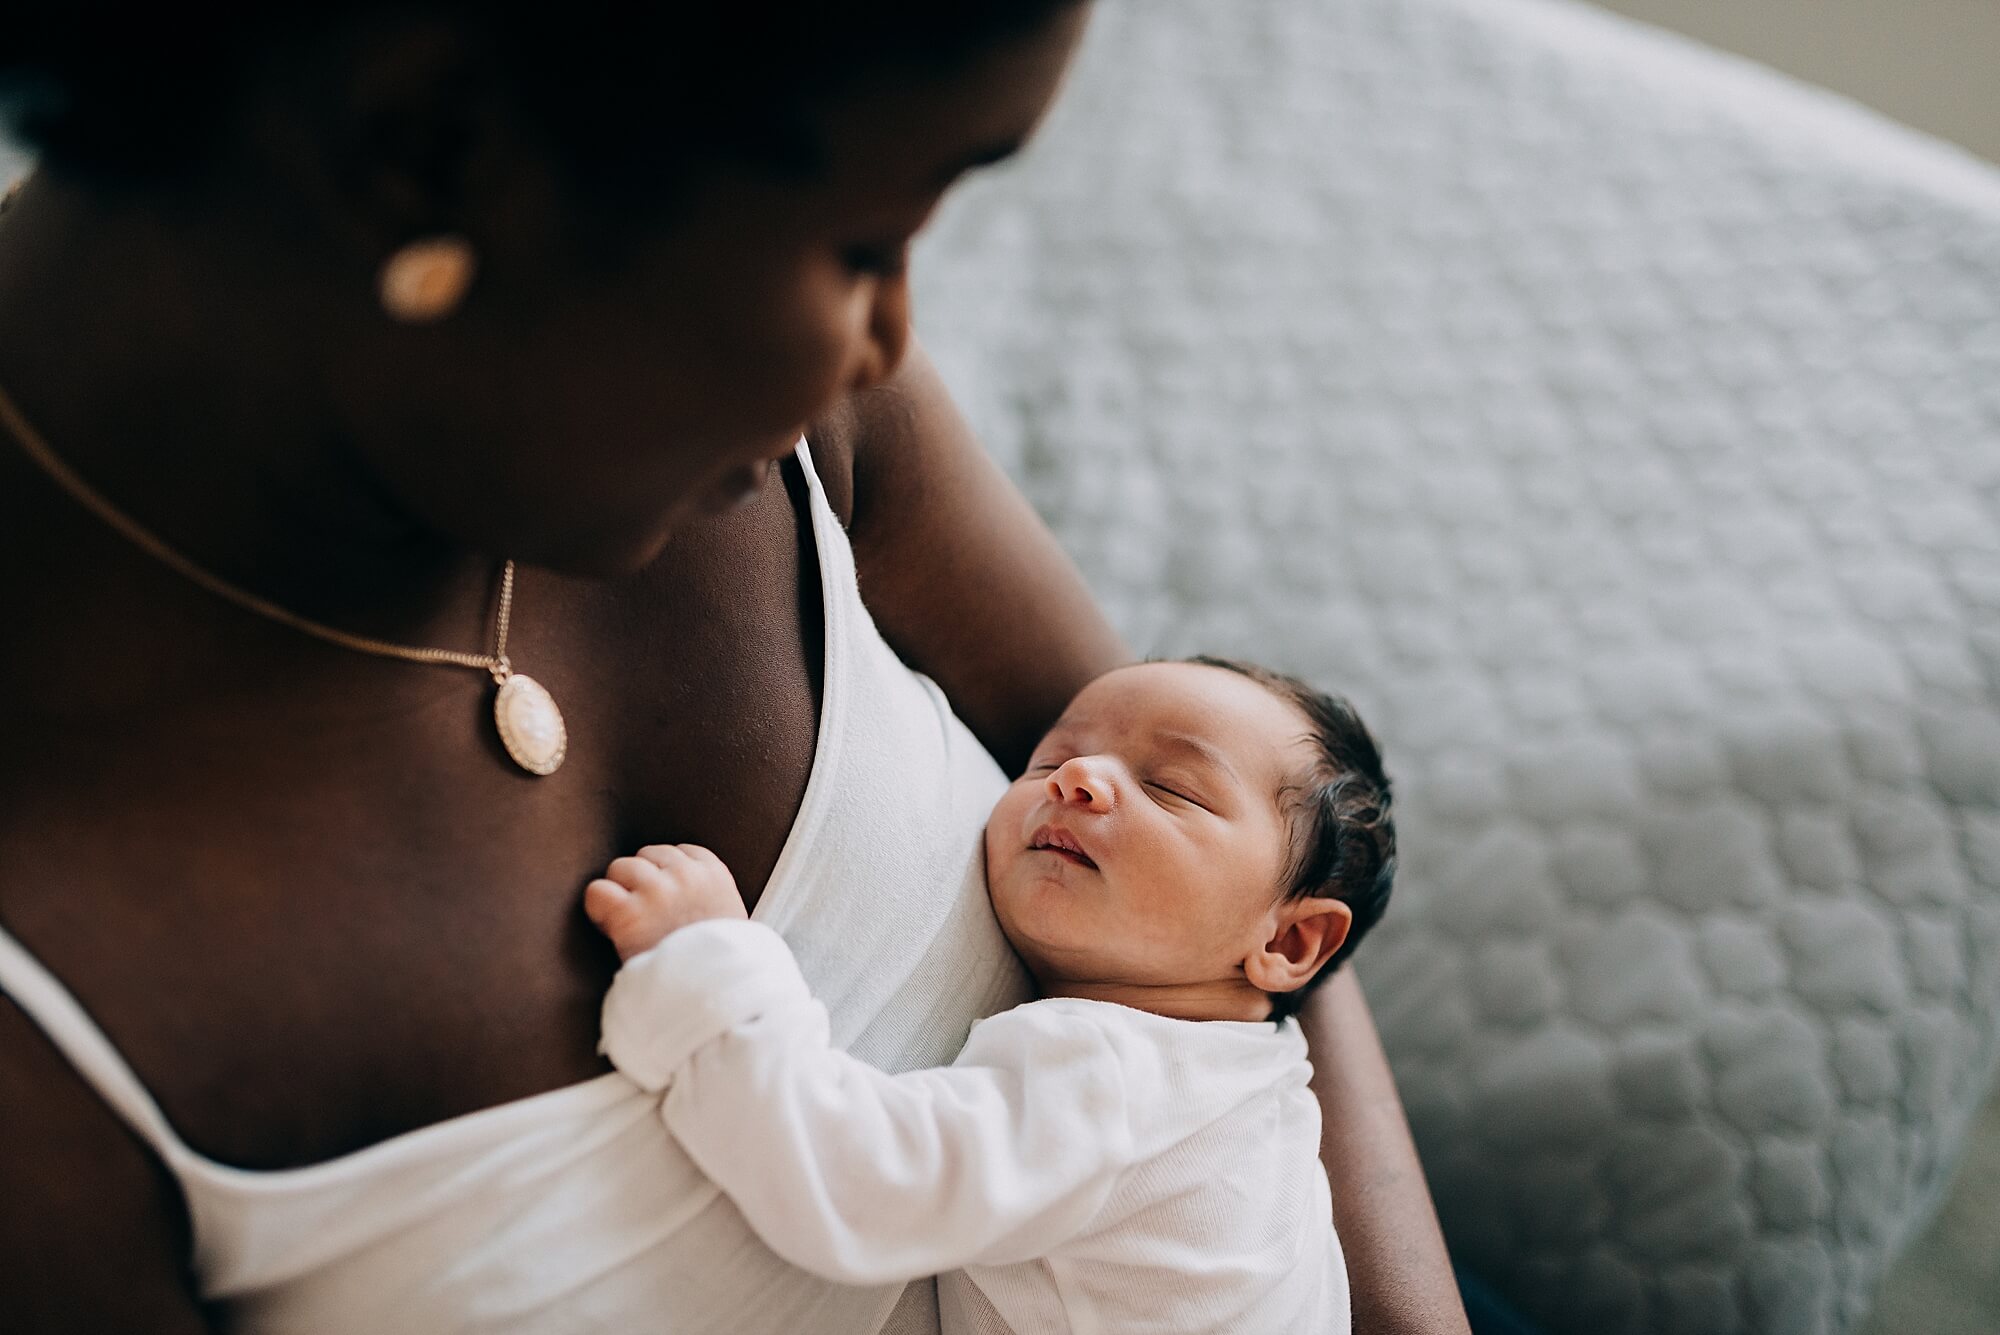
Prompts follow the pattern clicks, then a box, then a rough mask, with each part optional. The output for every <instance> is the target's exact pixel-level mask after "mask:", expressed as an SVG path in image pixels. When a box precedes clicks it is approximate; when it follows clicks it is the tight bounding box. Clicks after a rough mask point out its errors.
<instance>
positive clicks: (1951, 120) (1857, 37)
mask: <svg viewBox="0 0 2000 1335" xmlns="http://www.w3.org/2000/svg"><path fill="white" fill-rule="evenodd" d="M1599 3H1601V4H1603V5H1604V6H1605V7H1606V8H1607V9H1615V10H1618V11H1619V12H1620V13H1624V14H1630V15H1631V16H1633V17H1634V18H1638V19H1643V20H1645V21H1646V22H1648V23H1657V24H1659V25H1660V26H1661V27H1665V28H1673V29H1676V30H1678V31H1680V32H1684V33H1686V34H1688V35H1689V36H1690V37H1694V38H1697V39H1699V40H1701V41H1704V42H1707V43H1709V44H1710V45H1713V46H1720V47H1725V48H1727V49H1729V50H1731V51H1737V52H1740V53H1741V54H1743V55H1746V56H1749V57H1751V58H1752V59H1755V60H1761V61H1763V62H1764V63H1766V64H1769V65H1775V66H1777V67H1778V68H1779V69H1782V70H1785V71H1786V72H1788V73H1790V74H1795V75H1798V76H1799V77H1800V78H1803V79H1808V80H1810V81H1811V82H1813V83H1818V84H1824V85H1825V86H1827V87H1829V88H1833V89H1837V90H1838V91H1840V92H1843V93H1846V94H1847V95H1848V96H1850V97H1854V98H1858V99H1859V100H1860V101H1863V102H1866V103H1868V104H1869V105H1870V106H1873V107H1875V108H1877V109H1879V110H1881V111H1883V112H1886V113H1888V114H1889V115H1890V116H1893V117H1895V118H1896V119H1897V120H1900V121H1904V122H1907V123H1908V124H1911V125H1914V126H1916V127H1917V128H1919V129H1922V130H1928V131H1930V132H1931V133H1932V134H1936V135H1941V136H1943V137H1944V138H1946V139H1953V140H1956V141H1957V142H1959V143H1961V144H1963V145H1965V146H1966V147H1967V148H1969V149H1971V150H1972V151H1973V152H1975V153H1978V154H1980V155H1982V156H1984V157H1986V158H1989V159H1991V160H1993V161H1995V162H2000V0H1599Z"/></svg>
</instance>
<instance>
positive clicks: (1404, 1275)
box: [812, 346, 1466, 1335]
mask: <svg viewBox="0 0 2000 1335" xmlns="http://www.w3.org/2000/svg"><path fill="white" fill-rule="evenodd" d="M812 439H813V446H814V452H815V457H816V458H819V459H822V460H823V461H824V463H825V465H826V466H825V468H824V470H823V472H824V474H825V475H826V482H827V488H828V492H829V495H830V497H831V498H832V500H833V502H834V506H835V509H836V510H838V511H839V512H840V514H841V517H842V518H843V519H844V520H846V521H847V525H848V531H849V535H850V538H851V540H852V542H853V546H854V560H855V567H856V572H857V575H858V577H859V579H860V583H861V592H862V595H863V597H864V598H865V599H866V600H867V602H868V606H869V608H870V610H871V611H872V612H873V613H874V616H875V620H876V624H877V625H879V626H880V627H881V629H882V634H883V636H884V637H885V638H886V639H887V640H888V641H889V643H890V644H892V645H893V646H895V648H896V651H897V652H898V653H899V654H901V655H902V656H903V657H904V659H905V660H907V661H908V662H909V663H910V664H911V665H912V666H913V667H915V668H917V669H918V670H919V671H921V672H924V673H927V674H928V675H929V676H931V677H932V678H933V679H934V680H936V681H937V683H938V685H939V686H941V687H943V688H944V692H945V694H946V695H947V696H949V697H950V698H951V702H952V705H953V707H954V708H956V709H957V710H958V713H959V715H960V717H962V718H963V719H964V720H965V721H966V723H967V724H968V725H969V726H970V727H971V728H972V730H973V732H974V733H975V734H977V736H978V737H979V739H980V740H981V741H983V742H984V743H986V745H987V747H988V748H989V749H991V750H992V752H993V754H994V755H995V756H996V757H998V758H999V760H1000V763H1001V764H1002V765H1003V766H1005V767H1007V768H1008V770H1009V771H1010V772H1013V771H1016V770H1018V769H1019V768H1020V766H1021V765H1022V764H1023V763H1025V761H1026V759H1027V756H1028V753H1029V751H1030V750H1031V749H1032V748H1033V747H1034V744H1035V742H1036V741H1037V740H1038V739H1039V738H1040V736H1041V734H1042V732H1043V731H1044V730H1045V729H1047V727H1048V726H1049V724H1051V723H1053V722H1054V721H1055V718H1056V716H1057V715H1058V714H1060V713H1061V712H1062V709H1063V706H1064V705H1066V704H1068V703H1069V698H1070V696H1071V695H1073V694H1075V693H1076V691H1077V689H1078V688H1079V687H1080V686H1082V685H1083V684H1084V683H1085V682H1087V681H1089V680H1090V679H1091V678H1092V677H1094V676H1096V675H1097V674H1098V673H1100V672H1103V671H1105V670H1107V669H1109V668H1113V667H1116V666H1118V665H1119V664H1121V663H1126V662H1130V661H1131V657H1132V655H1131V651H1130V650H1128V649H1127V648H1126V647H1125V644H1124V642H1123V641H1122V640H1120V639H1119V637H1118V634H1117V632H1116V631H1114V630H1112V628H1111V626H1110V624H1109V623H1107V622H1106V621H1105V619H1104V614H1103V613H1102V612H1100V611H1099V610H1098V608H1097V604H1096V603H1095V601H1093V600H1092V598H1091V596H1090V591H1089V590H1088V589H1087V588H1085V587H1084V583H1083V579H1082V576H1080V575H1079V574H1078V573H1077V570H1076V567H1075V566H1074V565H1072V564H1071V562H1070V560H1069V558H1068V557H1067V556H1065V555H1064V554H1063V551H1062V549H1061V548H1060V547H1059V546H1058V545H1057V544H1056V541H1055V538H1054V536H1053V535H1052V534H1051V533H1050V532H1049V531H1048V529H1047V527H1046V526H1044V525H1043V524H1042V522H1041V520H1040V519H1039V518H1037V517H1036V515H1035V512H1034V511H1033V510H1032V509H1031V508H1030V507H1029V506H1028V503H1027V501H1026V500H1025V499H1023V498H1022V496H1021V494H1020V493H1019V492H1018V491H1016V490H1015V488H1014V486H1013V484H1012V483H1011V482H1009V481H1008V480H1007V477H1006V475H1005V474H1003V473H1002V472H1001V471H1000V470H999V468H997V467H996V466H995V465H994V464H993V462H992V460H991V459H989V458H987V456H986V453H985V451H984V450H982V449H981V448H980V447H979V443H978V441H977V440H976V439H974V437H973V434H972V429H971V427H969V426H968V425H967V424H966V422H965V419H964V418H963V417H961V416H960V415H959V412H958V409H957V408H956V407H955V406H954V405H953V404H952V402H951V396H950V395H949V393H947V391H946V390H945V387H944V383H943V381H942V380H941V379H939V377H938V374H937V371H936V369H935V368H934V367H933V366H932V365H931V363H930V360H929V359H928V358H927V357H925V356H924V354H923V350H922V349H921V348H919V347H914V346H913V347H912V348H911V351H910V356H909V357H908V359H907V360H906V361H905V362H904V364H903V366H902V368H901V369H900V370H899V371H897V373H896V374H895V376H894V377H892V378H891V379H890V380H889V381H888V382H887V383H885V384H883V385H881V386H880V387H878V388H876V389H873V390H870V391H869V392H867V393H866V394H862V395H859V396H856V397H855V398H854V399H852V400H850V401H849V402H848V403H847V404H846V405H844V406H843V407H842V408H841V409H840V410H838V411H837V412H835V413H834V414H832V415H830V416H829V417H828V418H827V419H825V420H824V421H822V422H820V423H816V424H815V426H814V431H813V437H812ZM1307 1020H1308V1026H1307V1032H1308V1036H1309V1037H1310V1039H1311V1040H1312V1045H1313V1066H1314V1070H1315V1072H1316V1074H1315V1075H1314V1078H1313V1087H1314V1089H1315V1090H1316V1091H1317V1092H1318V1094H1319V1099H1320V1108H1321V1111H1322V1113H1323V1115H1324V1117H1325V1125H1326V1133H1325V1135H1324V1137H1323V1139H1322V1141H1321V1157H1322V1158H1323V1159H1324V1160H1325V1162H1326V1168H1327V1175H1328V1177H1329V1178H1330V1180H1331V1182H1332V1186H1333V1200H1334V1222H1335V1224H1336V1225H1337V1226H1338V1228H1339V1230H1340V1235H1341V1243H1342V1246H1343V1248H1344V1249H1345V1251H1346V1254H1347V1267H1348V1274H1349V1279H1350V1282H1351V1283H1352V1285H1353V1289H1354V1329H1355V1331H1356V1332H1357V1335H1434V1333H1435V1335H1458V1333H1460V1332H1464V1331H1465V1330H1466V1323H1465V1313H1464V1309H1463V1308H1462V1307H1461V1306H1460V1305H1459V1300H1458V1290H1457V1286H1456V1285H1455V1283H1454V1282H1453V1280H1452V1275H1451V1263H1450V1261H1449V1259H1448V1257H1447V1256H1446V1253H1445V1248H1444V1239H1443V1236H1442V1235H1441V1234H1440V1232H1439V1231H1438V1223H1437V1214H1436V1212H1435V1210H1433V1209H1432V1207H1431V1198H1430V1192H1429V1190H1428V1188H1426V1186H1425V1185H1424V1177H1423V1170H1422V1169H1421V1168H1420V1167H1419V1166H1418V1164H1417V1153H1416V1147H1415V1145H1414V1144H1413V1143H1412V1142H1411V1140H1410V1130H1409V1126H1408V1124H1407V1123H1406V1122H1405V1121H1404V1120H1403V1108H1402V1104H1401V1102H1400V1101H1399V1100H1398V1099H1397V1097H1396V1086H1395V1083H1394V1081H1393V1080H1392V1079H1391V1078H1390V1075H1389V1066H1388V1063H1387V1062H1386V1061H1385V1060H1384V1059H1383V1056H1382V1046H1381V1043H1380V1041H1379V1040H1378V1039H1377V1038H1376V1035H1375V1023H1374V1021H1373V1019H1371V1018H1370V1016H1369V1014H1368V1003H1367V1002H1366V1001H1365V1000H1364V999H1363V998H1362V995H1361V989H1360V986H1359V985H1358V984H1357V983H1356V982H1355V981H1354V977H1353V975H1352V974H1351V973H1349V972H1347V971H1345V970H1343V971H1342V974H1341V975H1340V976H1338V977H1335V978H1333V979H1330V980H1329V981H1328V982H1327V984H1326V986H1324V987H1322V988H1321V989H1319V993H1318V995H1317V996H1316V997H1315V998H1314V1001H1313V1003H1312V1004H1311V1005H1310V1006H1309V1007H1308V1012H1307Z"/></svg>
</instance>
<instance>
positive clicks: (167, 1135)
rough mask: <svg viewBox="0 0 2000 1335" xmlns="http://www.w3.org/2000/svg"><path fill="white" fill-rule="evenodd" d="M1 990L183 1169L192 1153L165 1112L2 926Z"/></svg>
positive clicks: (72, 1001)
mask: <svg viewBox="0 0 2000 1335" xmlns="http://www.w3.org/2000/svg"><path fill="white" fill-rule="evenodd" d="M0 992H4V993H5V994H7V995H8V996H9V997H11V998H13V1000H14V1004H15V1005H17V1006H19V1007H20V1008H21V1010H22V1012H23V1013H24V1014H26V1015H27V1017H28V1018H29V1019H30V1020H32V1021H34V1023H35V1025H36V1027H38V1028H39V1029H40V1030H41V1031H42V1032H43V1033H44V1034H46V1035H48V1039H49V1041H50V1042H51V1043H53V1044H55V1045H56V1050H57V1051H59V1052H61V1053H62V1055H63V1056H64V1057H65V1058H67V1059H68V1060H69V1063H70V1065H71V1066H73V1067H75V1068H76V1072H77V1074H78V1075H80V1076H82V1077H83V1078H84V1080H85V1081H86V1082H88V1083H89V1085H90V1087H91V1088H92V1089H95V1090H96V1091H97V1094H98V1097H100V1098H102V1099H103V1100H104V1101H105V1102H106V1103H107V1104H109V1105H111V1109H112V1111H113V1112H115V1113H117V1114H118V1116H119V1117H120V1118H121V1119H122V1120H123V1121H124V1122H125V1124H126V1125H127V1126H129V1127H131V1128H132V1130H133V1132H134V1133H136V1134H137V1135H138V1137H139V1138H140V1139H141V1140H143V1141H145V1142H146V1144H148V1145H150V1146H151V1147H152V1148H153V1150H154V1152H155V1153H157V1154H158V1155H159V1156H160V1158H161V1159H163V1160H165V1161H166V1163H167V1165H168V1166H169V1167H171V1168H175V1169H179V1168H181V1167H183V1166H184V1165H185V1162H186V1161H187V1160H188V1159H189V1158H190V1157H192V1155H193V1151H191V1150H189V1149H188V1148H187V1146H185V1145H183V1144H182V1143H181V1140H180V1137H178V1136H176V1135H175V1134H174V1131H173V1128H172V1127H171V1126H169V1125H168V1124H167V1119H166V1116H165V1114H163V1113H162V1112H161V1111H160V1107H159V1105H158V1104H157V1103H155V1102H153V1096H152V1095H151V1094H150V1093H148V1092H147V1090H146V1086H145V1085H143V1084H142V1083H140V1080H139V1077H138V1076H137V1075H136V1074H135V1073H134V1072H133V1070H132V1068H131V1067H130V1066H128V1065H126V1064H125V1059H124V1058H123V1057H121V1056H119V1055H118V1049H117V1048H115V1047H113V1046H112V1044H111V1040H110V1039H109V1038H107V1037H105V1034H104V1031H103V1030H102V1029H99V1028H98V1027H97V1025H96V1023H95V1022H94V1021H93V1020H92V1019H91V1018H90V1015H89V1013H88V1012H86V1011H85V1010H84V1009H83V1007H82V1005H81V1004H79V1003H78V1001H77V999H76V998H75V997H73V996H71V995H70V994H69V990H68V989H67V988H65V987H64V986H63V985H62V984H61V983H59V982H57V981H56V977H55V975H54V974H52V973H50V972H49V971H48V970H47V969H46V968H44V967H42V963H41V961H40V960H38V959H36V958H35V957H34V956H33V955H30V954H29V953H28V951H27V948H26V947H24V946H23V945H22V944H21V943H20V942H19V941H16V940H15V939H14V938H13V937H12V936H11V935H10V934H9V933H8V932H7V930H6V929H5V928H0Z"/></svg>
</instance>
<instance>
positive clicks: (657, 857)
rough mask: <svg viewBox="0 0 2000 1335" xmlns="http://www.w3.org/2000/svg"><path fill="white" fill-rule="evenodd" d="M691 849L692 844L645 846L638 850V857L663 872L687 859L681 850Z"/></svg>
mask: <svg viewBox="0 0 2000 1335" xmlns="http://www.w3.org/2000/svg"><path fill="white" fill-rule="evenodd" d="M693 847H694V845H693V844H647V845H646V846H645V847H644V848H642V849H640V850H639V856H640V857H641V858H643V859H644V860H646V861H647V862H650V863H652V864H653V865H654V866H655V867H659V868H661V869H662V870H665V869H667V868H670V867H675V866H678V865H680V863H681V862H682V861H684V860H685V859H686V857H687V854H686V853H685V852H683V851H682V850H684V849H688V848H693Z"/></svg>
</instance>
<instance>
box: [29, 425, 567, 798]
mask: <svg viewBox="0 0 2000 1335" xmlns="http://www.w3.org/2000/svg"><path fill="white" fill-rule="evenodd" d="M0 422H4V423H5V424H6V427H7V431H8V434H9V435H11V436H13V437H14V441H15V443H16V444H18V445H19V446H20V447H21V449H22V451H23V452H24V453H26V454H27V456H28V458H30V459H31V460H33V461H34V462H35V465H36V466H37V467H39V468H40V469H41V470H42V471H43V472H44V473H46V474H48V476H49V478H50V480H51V481H53V482H54V483H55V484H56V485H57V486H59V487H61V488H62V489H63V490H64V491H66V492H68V493H69V494H70V496H71V497H72V498H74V499H75V500H76V501H77V503H78V504H80V505H82V506H83V508H84V509H86V510H88V511H90V512H91V513H92V514H94V515H96V516H97V517H98V518H99V519H101V520H103V521H104V522H105V524H107V525H109V526H110V527H111V528H112V529H113V530H114V531H115V532H117V533H118V534H119V535H120V536H122V537H123V538H125V540H126V541H128V542H130V543H131V544H132V545H133V546H135V547H137V548H138V549H139V550H140V551H142V552H145V553H146V554H147V555H148V556H151V557H152V558H153V559H154V560H156V561H158V562H160V563H161V564H162V565H164V566H166V567H167V568H168V569H169V570H172V571H173V572H175V573H176V574H178V575H180V576H182V577H183V578H185V579H187V580H189V581H191V582H192V583H195V584H198V585H200V586H201V587H202V588H204V589H206V590H208V591H209V592H210V593H212V594H214V595H215V596H216V597H218V598H223V599H227V600H228V601H229V602H232V603H234V604H236V605H237V606H238V607H241V608H243V609H244V610H245V611H249V612H255V613H256V614H257V615H258V616H261V617H268V618H269V619H270V620H272V621H276V622H278V623H280V624H281V625H286V626H290V627H291V628H292V629H293V630H296V631H300V632H302V633H303V634H306V635H310V636H312V637H313V638H314V639H318V640H324V641H326V642H327V643H328V644H334V645H338V646H340V647H341V648H343V649H352V650H354V651H355V652H356V653H363V654H374V655H376V656H377V657H380V658H400V659H402V660H404V661H405V662H409V663H432V664H438V665H441V666H446V667H463V668H473V669H475V670H477V671H480V672H486V673H489V674H491V676H492V678H493V684H494V685H495V686H497V687H498V688H499V691H498V693H497V694H496V695H495V696H494V698H493V723H494V726H495V728H497V729H498V730H499V733H500V744H501V745H502V746H503V747H505V748H506V750H507V754H508V755H509V756H510V757H512V758H513V761H514V763H515V764H517V765H519V766H520V767H521V768H522V769H524V770H526V771H527V772H528V773H530V774H553V773H555V771H556V767H557V766H559V765H561V764H562V762H563V757H564V756H565V755H567V754H568V753H569V732H568V729H567V728H566V727H565V726H564V725H563V716H562V711H561V710H560V709H558V708H556V702H555V697H554V696H552V695H550V694H549V692H548V689H547V688H546V687H544V686H543V685H542V684H541V683H540V682H538V681H536V680H535V679H534V678H533V677H530V676H527V675H525V674H523V673H519V672H516V671H514V667H513V664H512V663H510V662H509V661H508V659H507V627H508V623H509V621H510V620H511V618H512V616H513V611H514V563H513V562H512V561H504V562H502V563H501V566H500V605H499V609H498V611H497V612H496V614H495V616H494V623H493V652H492V653H490V654H476V653H468V652H465V651H464V650H459V649H428V648H423V647H421V646H417V645H406V644H393V643H391V642H390V641H388V640H377V639H372V638H370V637H369V636H366V635H352V634H349V633H348V632H347V631H344V630H336V629H334V628H333V627H332V626H325V625H321V624H320V623H319V622H317V621H312V620H308V619H307V618H305V617H302V616H300V615H298V614H297V613H296V612H289V611H287V610H285V609H284V608H282V607H280V606H278V605H277V604H276V603H274V602H271V601H269V600H268V599H264V598H259V597H258V596H257V595H256V594H254V593H251V592H250V591H249V590H247V589H240V588H238V587H237V586H236V585H234V584H231V583H229V582H228V581H227V580H225V579H223V578H221V577H220V576H218V575H215V574H212V573H211V572H209V571H207V570H204V569H203V568H202V567H200V566H198V565H196V564H195V563H194V562H192V561H190V560H188V559H187V558H186V557H185V556H182V555H181V554H180V553H179V552H177V551H175V550H174V549H173V548H171V547H169V546H167V544H166V543H164V542H162V541H161V540H160V539H159V538H158V537H157V536H156V535H155V534H154V533H153V532H152V531H151V530H149V529H147V528H146V527H145V526H144V525H142V524H140V523H139V522H138V521H137V520H136V519H133V518H132V517H131V516H130V515H128V514H126V513H125V512H124V511H123V510H120V509H119V508H118V507H117V506H115V505H113V504H112V503H111V502H110V501H109V500H107V499H105V497H104V496H103V494H102V493H100V492H98V491H97V490H96V489H95V488H93V487H92V486H91V485H90V484H89V483H88V482H85V481H84V480H83V479H82V478H81V477H79V476H77V474H76V472H75V470H74V469H72V468H71V467H70V466H69V465H68V464H66V463H64V462H63V460H62V458H61V457H60V456H59V455H57V454H56V452H55V451H54V450H52V449H50V448H49V444H48V442H47V441H46V440H44V439H43V438H42V435H41V433H40V432H38V431H36V430H35V428H34V427H33V426H32V425H31V424H30V423H29V421H28V419H27V418H26V417H24V416H22V414H21V410H20V409H19V408H17V407H16V406H15V405H14V400H13V399H12V398H11V397H9V396H8V394H7V392H6V390H4V389H0Z"/></svg>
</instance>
